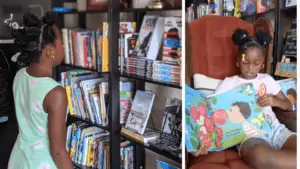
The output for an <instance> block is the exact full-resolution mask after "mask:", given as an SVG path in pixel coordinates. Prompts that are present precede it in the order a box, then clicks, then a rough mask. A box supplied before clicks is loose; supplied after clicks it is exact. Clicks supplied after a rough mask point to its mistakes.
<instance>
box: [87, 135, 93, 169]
mask: <svg viewBox="0 0 300 169" xmlns="http://www.w3.org/2000/svg"><path fill="white" fill-rule="evenodd" d="M94 141H95V140H94V139H90V140H89V144H88V154H87V160H86V165H87V166H88V167H90V166H92V165H93V163H92V162H93V161H94V160H93V158H94V152H93V145H94Z"/></svg>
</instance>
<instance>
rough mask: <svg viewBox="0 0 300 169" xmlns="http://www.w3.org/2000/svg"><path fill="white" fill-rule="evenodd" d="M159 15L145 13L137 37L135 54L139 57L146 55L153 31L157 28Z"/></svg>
mask: <svg viewBox="0 0 300 169" xmlns="http://www.w3.org/2000/svg"><path fill="white" fill-rule="evenodd" d="M157 19H158V16H156V15H145V16H144V19H143V23H142V26H141V28H140V33H139V36H138V38H137V42H136V46H135V50H134V52H133V55H135V56H138V57H146V56H147V53H148V49H149V45H150V41H151V39H152V35H153V31H154V29H155V25H156V21H157Z"/></svg>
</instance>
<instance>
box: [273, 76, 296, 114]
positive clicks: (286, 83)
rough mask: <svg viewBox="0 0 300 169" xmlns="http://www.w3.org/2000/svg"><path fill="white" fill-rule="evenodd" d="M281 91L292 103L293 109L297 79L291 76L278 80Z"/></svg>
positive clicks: (294, 107)
mask: <svg viewBox="0 0 300 169" xmlns="http://www.w3.org/2000/svg"><path fill="white" fill-rule="evenodd" d="M277 83H278V84H279V85H280V87H281V91H282V93H283V94H285V96H286V97H287V98H288V99H289V101H290V102H291V103H292V104H293V110H296V108H297V80H296V79H293V78H289V79H284V80H278V81H277Z"/></svg>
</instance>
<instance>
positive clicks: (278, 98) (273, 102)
mask: <svg viewBox="0 0 300 169" xmlns="http://www.w3.org/2000/svg"><path fill="white" fill-rule="evenodd" d="M258 104H259V105H260V106H262V107H266V106H271V107H277V108H280V109H282V110H285V111H292V110H293V105H292V103H291V102H290V101H289V100H288V98H287V97H286V96H285V95H284V94H283V93H282V92H281V91H280V92H279V93H278V94H276V95H274V96H273V95H264V96H262V97H260V98H259V99H258Z"/></svg>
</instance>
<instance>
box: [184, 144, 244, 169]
mask: <svg viewBox="0 0 300 169" xmlns="http://www.w3.org/2000/svg"><path fill="white" fill-rule="evenodd" d="M189 159H190V169H202V168H205V169H250V167H249V166H248V165H247V164H245V162H244V161H243V160H242V159H241V157H240V156H239V155H238V153H237V151H236V149H235V148H230V149H227V150H223V151H220V152H210V153H208V154H207V155H204V156H200V157H192V156H190V157H189Z"/></svg>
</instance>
